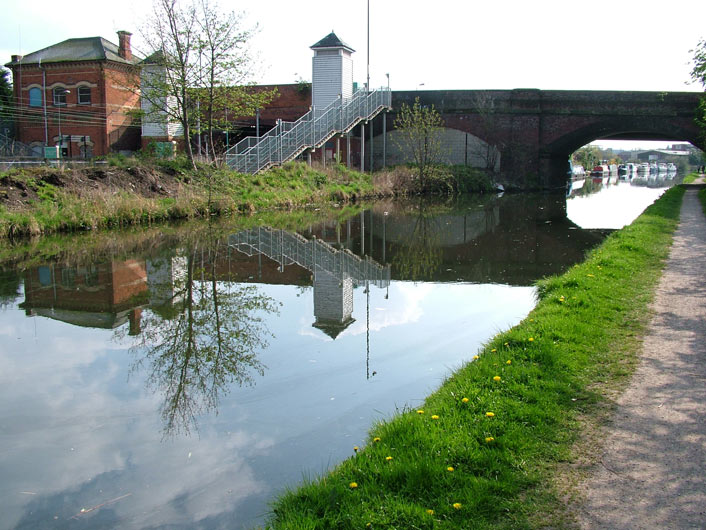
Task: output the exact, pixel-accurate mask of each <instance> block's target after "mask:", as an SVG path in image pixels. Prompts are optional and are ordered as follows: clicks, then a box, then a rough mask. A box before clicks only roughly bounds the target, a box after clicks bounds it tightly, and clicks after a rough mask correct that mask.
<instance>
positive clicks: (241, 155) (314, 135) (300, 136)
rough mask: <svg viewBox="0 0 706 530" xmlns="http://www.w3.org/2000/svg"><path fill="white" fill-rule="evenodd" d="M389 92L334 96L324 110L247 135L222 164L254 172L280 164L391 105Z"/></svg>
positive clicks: (384, 90)
mask: <svg viewBox="0 0 706 530" xmlns="http://www.w3.org/2000/svg"><path fill="white" fill-rule="evenodd" d="M391 100H392V98H391V92H390V90H389V89H386V88H382V89H378V90H375V91H373V92H364V91H360V92H356V93H355V94H354V96H353V97H352V98H350V99H344V100H342V99H340V98H339V99H336V100H334V101H333V102H332V103H331V104H330V105H328V106H327V107H326V108H324V109H321V110H320V109H316V108H314V109H312V110H310V111H309V112H307V113H306V114H304V115H303V116H302V117H301V118H299V119H298V120H297V121H295V122H285V121H282V120H278V121H277V124H276V125H275V127H273V128H272V129H271V130H270V131H268V132H267V133H265V134H264V135H262V136H260V137H259V138H258V137H252V136H250V137H247V138H244V139H243V140H241V141H240V142H238V143H237V144H236V145H234V146H233V147H231V148H230V149H229V150H228V151H226V153H225V160H226V163H227V164H228V165H229V166H230V167H232V168H234V169H236V170H237V171H240V172H243V173H257V172H258V171H261V170H262V169H265V168H267V167H269V166H271V165H275V164H283V163H285V162H287V161H289V160H291V159H293V158H295V157H296V156H298V155H299V154H301V153H302V152H303V151H304V150H305V149H308V148H315V147H319V146H320V145H322V144H323V142H325V141H326V140H328V139H329V138H331V136H333V135H335V134H342V133H344V132H348V131H350V130H351V129H352V128H353V127H354V126H355V125H356V124H357V123H358V122H360V121H361V120H365V119H370V118H372V117H374V116H375V115H376V114H377V113H378V112H379V111H380V110H381V109H382V108H385V107H387V108H390V107H391Z"/></svg>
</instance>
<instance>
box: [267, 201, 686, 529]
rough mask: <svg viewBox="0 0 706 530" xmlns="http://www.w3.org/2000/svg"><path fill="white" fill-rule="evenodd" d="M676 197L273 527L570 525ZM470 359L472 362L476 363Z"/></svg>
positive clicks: (601, 251)
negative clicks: (574, 498) (571, 504)
mask: <svg viewBox="0 0 706 530" xmlns="http://www.w3.org/2000/svg"><path fill="white" fill-rule="evenodd" d="M683 191H684V190H683V189H681V188H675V189H672V190H669V191H668V192H666V193H665V195H664V196H663V197H662V198H661V199H659V201H657V203H655V204H654V205H653V206H651V207H650V208H648V209H647V210H646V211H645V213H643V215H642V216H640V217H639V218H638V219H637V220H636V221H635V222H634V223H633V224H632V225H631V226H629V227H626V228H624V229H623V230H621V231H619V232H616V233H614V234H612V235H611V236H610V237H609V238H608V239H607V240H606V241H605V242H604V243H603V244H602V245H601V246H600V247H599V248H597V249H596V250H594V251H593V252H591V253H590V255H589V256H588V257H587V259H586V261H585V262H584V263H583V264H580V265H577V266H575V267H573V268H571V269H570V270H569V271H568V272H567V273H566V274H564V275H562V276H558V277H552V278H548V279H546V280H544V281H542V282H540V284H539V288H538V292H539V301H538V304H537V306H536V308H535V309H534V310H533V311H532V312H531V314H530V315H529V316H528V317H527V318H526V319H525V320H524V321H523V322H521V323H520V324H519V325H518V326H516V327H515V328H513V329H511V330H509V331H507V332H503V333H501V334H499V335H498V336H496V337H495V338H494V339H493V340H492V341H491V342H490V343H488V344H487V345H486V346H485V347H484V348H483V349H482V351H480V352H479V354H478V357H477V359H476V360H475V361H474V362H470V363H468V364H466V365H465V366H463V367H462V368H460V369H459V370H458V371H456V372H455V373H454V374H453V375H452V376H451V377H450V378H449V379H448V380H447V381H446V382H445V383H444V384H443V385H442V386H441V387H440V388H439V389H438V390H437V391H436V392H434V393H433V394H432V395H431V396H429V397H428V399H427V400H426V402H425V403H424V405H423V406H422V407H420V409H418V410H416V409H415V410H404V411H401V412H400V413H399V414H397V415H396V416H394V417H393V418H391V419H390V420H389V421H386V422H383V423H381V424H379V425H377V426H375V427H374V428H373V429H372V430H371V432H370V434H369V437H368V440H367V443H366V444H365V446H364V447H362V448H360V449H357V448H351V453H352V456H351V458H349V459H348V460H346V461H344V462H343V463H341V464H340V465H338V466H337V467H336V468H335V469H333V470H332V471H331V472H330V473H329V474H327V475H326V476H324V477H323V478H320V479H317V480H313V481H309V482H307V483H305V484H303V485H301V486H300V487H298V488H297V489H295V490H293V491H290V492H289V493H287V494H285V495H283V496H282V497H281V498H280V499H279V500H278V501H277V503H276V505H275V506H274V518H273V520H272V521H271V527H272V528H286V529H297V530H302V529H316V528H321V529H330V528H337V529H360V528H398V529H409V528H417V529H432V528H434V529H441V528H448V529H456V528H458V529H461V528H463V529H468V528H534V527H543V526H553V527H564V526H567V525H568V524H570V523H571V515H570V512H569V511H568V510H567V508H566V500H567V498H568V497H570V495H571V492H572V484H573V483H574V482H575V480H576V479H577V476H578V475H580V473H581V469H582V464H581V462H584V461H585V462H586V463H587V464H590V463H591V460H592V456H595V455H596V454H598V453H597V449H596V447H599V446H600V440H599V439H598V437H597V433H598V432H599V431H598V430H597V428H596V426H597V425H598V424H599V423H600V421H601V420H602V418H604V417H605V415H606V413H607V412H608V411H609V410H610V397H611V396H613V395H614V394H615V392H616V391H617V390H618V389H620V388H621V387H623V386H624V385H625V384H626V382H627V380H628V377H629V376H630V374H631V373H632V372H633V370H634V367H635V365H636V360H637V352H638V350H639V347H640V341H641V336H642V335H643V334H644V332H645V329H646V326H647V324H648V320H649V316H650V314H649V310H648V304H649V302H650V300H651V299H652V297H653V292H654V288H655V286H656V283H657V280H658V278H659V276H660V274H661V270H662V268H663V266H664V260H665V258H666V256H667V254H668V251H669V246H670V244H671V238H672V234H673V231H674V230H675V228H676V225H677V221H678V217H679V209H680V205H681V200H682V195H683ZM470 354H471V352H469V355H470Z"/></svg>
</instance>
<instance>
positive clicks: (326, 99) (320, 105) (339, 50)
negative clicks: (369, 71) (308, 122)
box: [311, 31, 355, 110]
mask: <svg viewBox="0 0 706 530" xmlns="http://www.w3.org/2000/svg"><path fill="white" fill-rule="evenodd" d="M311 49H312V50H314V57H313V58H312V76H311V106H312V108H313V109H315V110H323V109H325V108H326V107H328V106H329V105H330V104H331V103H333V102H334V101H336V100H337V99H338V98H339V97H340V98H343V99H344V100H346V99H350V98H351V97H353V59H352V58H351V55H352V54H353V52H355V50H354V49H353V48H351V47H350V46H348V45H347V44H346V43H344V42H343V41H341V39H339V38H338V37H337V36H336V34H335V33H334V32H333V31H332V32H331V33H329V34H328V35H326V36H325V37H324V38H323V39H321V40H320V41H319V42H317V43H316V44H314V45H313V46H311Z"/></svg>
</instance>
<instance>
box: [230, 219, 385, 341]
mask: <svg viewBox="0 0 706 530" xmlns="http://www.w3.org/2000/svg"><path fill="white" fill-rule="evenodd" d="M229 245H230V246H231V248H234V249H236V250H238V251H239V252H242V253H244V254H247V255H250V256H252V255H254V254H255V253H260V254H264V255H265V256H267V257H269V258H270V259H272V260H274V261H275V262H277V263H279V265H280V269H281V270H284V267H285V266H288V265H293V264H296V265H299V266H300V267H304V268H305V269H307V270H309V271H311V272H312V273H313V275H314V282H313V283H314V317H315V322H314V324H313V326H314V327H315V328H317V329H320V330H322V331H323V332H324V333H326V334H327V335H328V336H330V337H331V338H334V339H335V338H336V337H337V336H338V335H340V334H341V332H343V331H344V330H345V329H346V328H347V327H348V326H350V325H351V323H353V322H354V319H353V317H352V314H353V288H354V287H357V286H360V285H365V286H366V288H368V289H369V287H368V286H369V285H370V284H372V285H375V286H377V287H378V288H381V289H383V288H386V287H388V286H389V284H390V267H389V265H384V266H383V265H380V264H379V263H377V262H376V261H374V260H373V259H372V258H370V257H368V256H365V257H363V258H361V257H360V256H357V255H355V254H353V253H352V252H351V251H349V250H347V249H337V248H334V247H333V246H331V245H329V244H328V243H326V242H325V241H322V240H321V239H318V238H316V237H314V238H312V239H306V238H305V237H303V236H301V235H299V234H296V233H291V232H286V231H284V230H275V229H271V228H266V227H260V228H255V229H252V230H243V231H241V232H238V233H237V234H233V235H231V236H230V238H229Z"/></svg>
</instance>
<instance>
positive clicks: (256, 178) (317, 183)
mask: <svg viewBox="0 0 706 530" xmlns="http://www.w3.org/2000/svg"><path fill="white" fill-rule="evenodd" d="M436 173H438V175H437V178H436V179H435V180H434V182H436V183H437V184H438V186H437V187H438V189H436V190H434V191H435V192H439V193H440V192H444V193H467V192H474V191H480V192H483V191H489V190H490V189H491V188H492V186H491V185H490V180H489V178H488V177H487V176H485V175H484V174H483V173H481V172H478V171H477V170H473V169H471V168H465V167H460V166H449V167H444V168H438V171H437V172H436ZM412 175H414V171H413V170H412V169H410V168H398V169H395V170H391V171H387V172H382V173H376V175H375V177H376V178H375V180H376V182H375V183H373V177H371V175H369V174H365V173H360V172H357V171H352V170H349V169H347V168H345V167H344V166H342V165H329V166H327V167H326V168H323V167H317V168H312V167H309V166H307V165H306V164H302V163H288V164H285V165H284V166H283V167H279V168H273V169H271V170H269V171H266V172H263V173H260V174H258V175H244V174H241V173H236V172H233V171H230V170H227V169H217V168H213V167H211V166H201V167H199V168H198V169H197V170H193V168H191V166H190V165H189V164H188V163H186V161H185V160H180V159H179V160H168V161H155V160H145V159H126V158H124V157H118V156H116V157H114V158H112V159H111V160H110V161H109V163H107V164H104V165H103V166H102V167H100V168H98V167H84V168H81V169H80V170H70V169H58V168H48V167H42V168H33V169H14V170H11V171H8V172H5V173H0V238H2V237H6V238H8V237H9V238H16V237H25V236H35V235H40V234H50V233H60V232H75V231H87V230H97V229H105V228H115V227H126V226H135V225H151V224H154V223H161V222H165V221H171V220H182V219H197V218H206V217H213V216H228V215H231V214H235V213H253V212H255V211H258V212H262V211H268V210H269V211H271V210H275V209H292V208H298V207H303V206H309V205H323V204H327V203H329V204H330V203H339V204H340V203H346V202H350V201H355V200H358V199H360V198H365V197H379V196H392V195H400V194H406V193H413V192H414V189H415V188H414V182H415V180H414V177H413V176H412Z"/></svg>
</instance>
